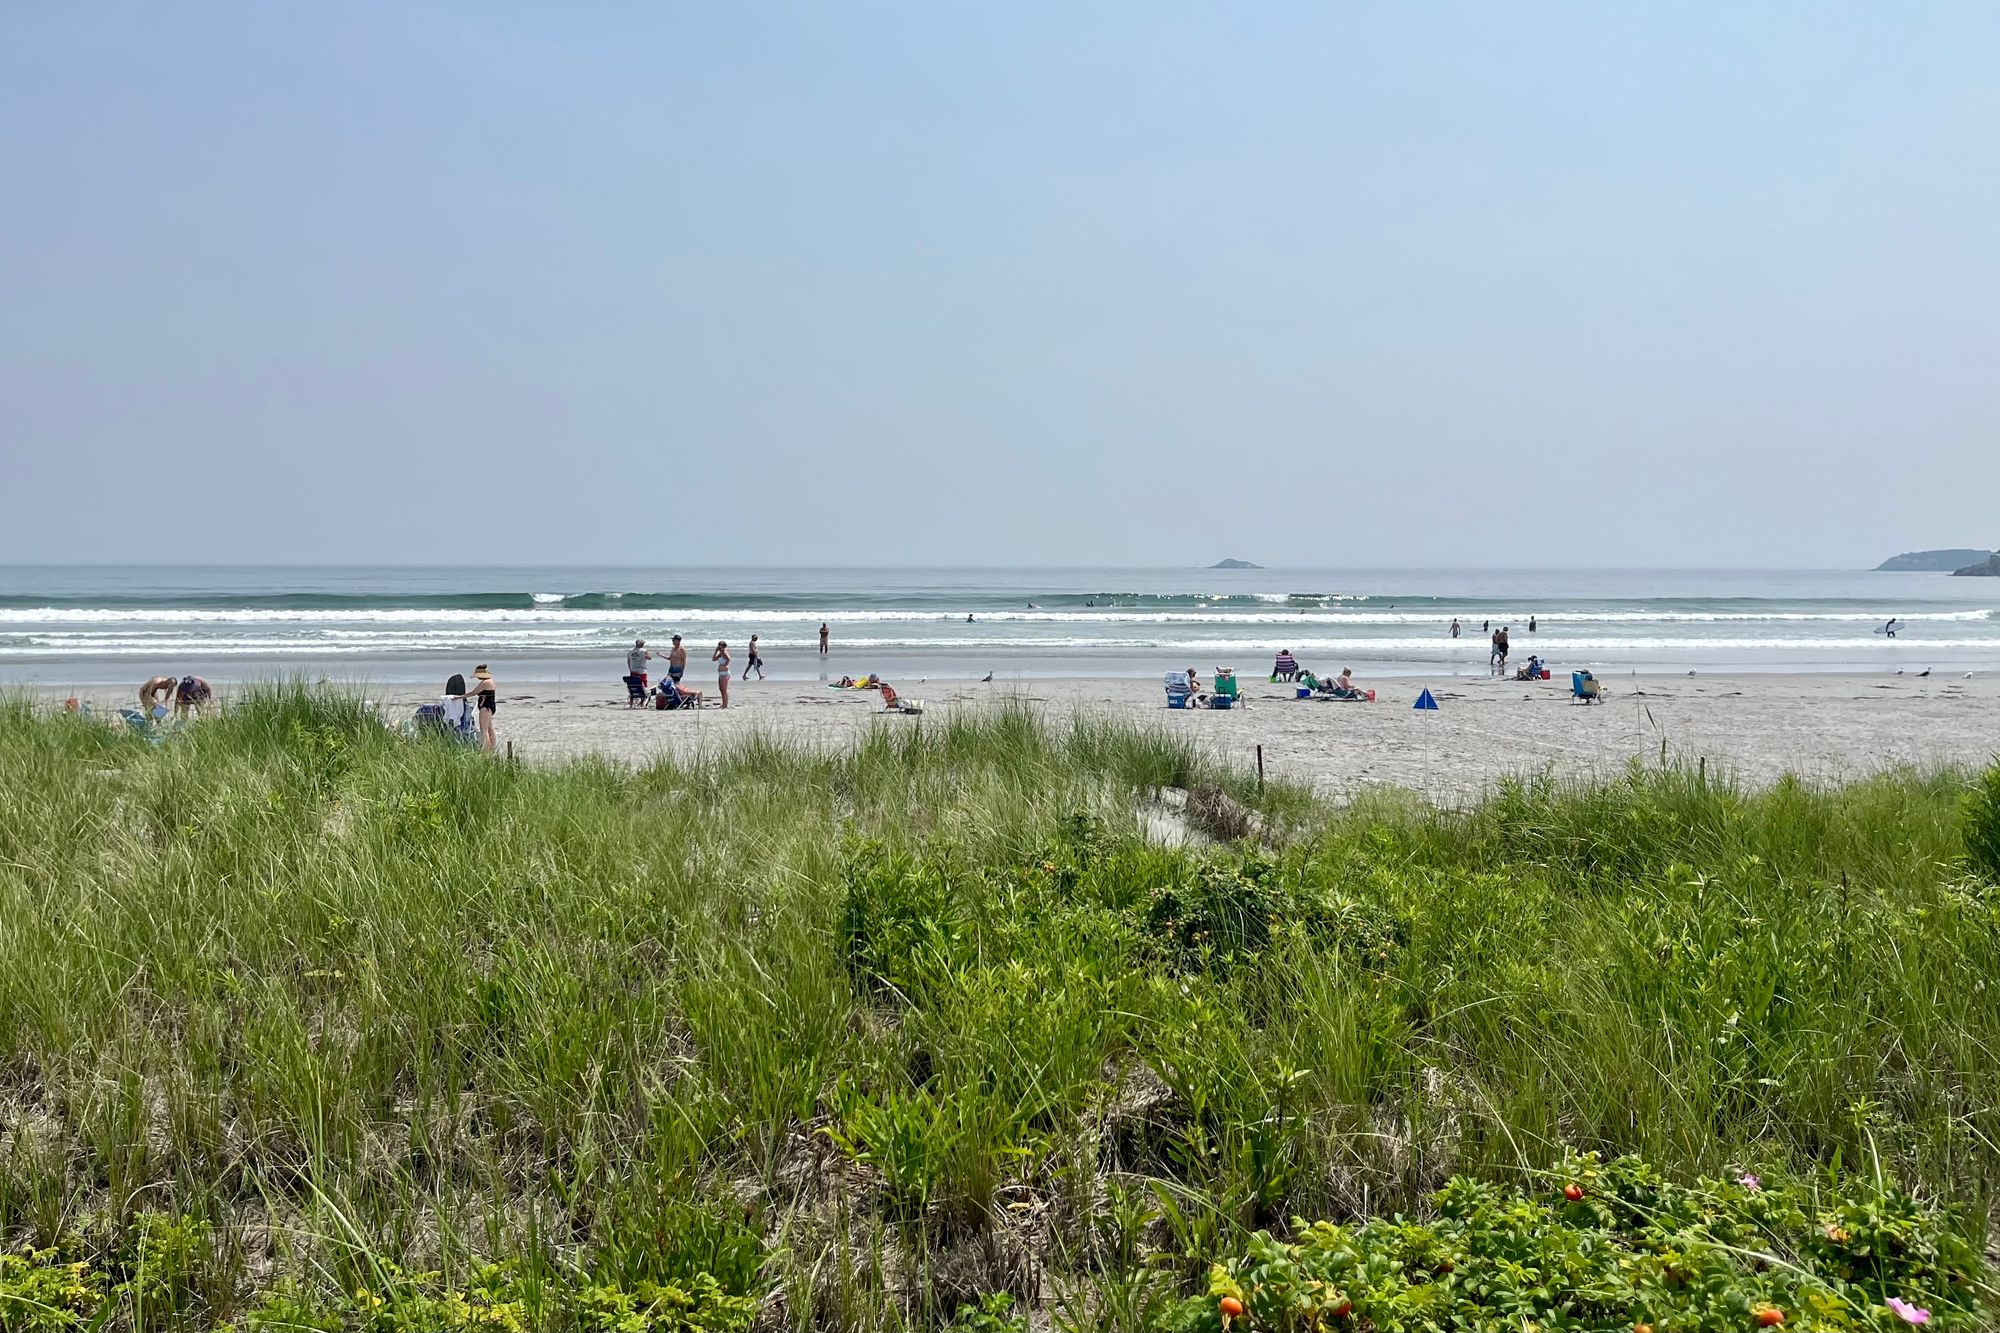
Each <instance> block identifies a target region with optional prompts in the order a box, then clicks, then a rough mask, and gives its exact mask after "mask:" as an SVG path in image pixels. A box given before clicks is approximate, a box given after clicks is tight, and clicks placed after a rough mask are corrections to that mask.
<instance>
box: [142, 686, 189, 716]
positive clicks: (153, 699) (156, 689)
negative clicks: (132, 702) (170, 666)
mask: <svg viewBox="0 0 2000 1333" xmlns="http://www.w3.org/2000/svg"><path fill="white" fill-rule="evenodd" d="M180 683H181V682H180V677H178V676H154V677H152V678H150V679H149V680H147V682H146V683H145V684H144V685H141V686H140V687H139V711H140V712H141V713H144V714H145V715H146V716H147V717H165V716H166V715H167V705H168V704H169V703H171V702H172V701H173V697H174V694H175V693H176V692H177V691H178V689H179V688H180Z"/></svg>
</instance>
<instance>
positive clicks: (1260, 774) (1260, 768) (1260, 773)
mask: <svg viewBox="0 0 2000 1333" xmlns="http://www.w3.org/2000/svg"><path fill="white" fill-rule="evenodd" d="M1257 790H1258V791H1262V790H1264V747H1263V746H1261V745H1259V746H1258V747H1257Z"/></svg>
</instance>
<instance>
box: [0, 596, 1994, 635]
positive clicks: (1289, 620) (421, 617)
mask: <svg viewBox="0 0 2000 1333" xmlns="http://www.w3.org/2000/svg"><path fill="white" fill-rule="evenodd" d="M548 595H550V596H556V595H557V594H548ZM967 614H972V615H974V616H975V617H976V620H975V621H974V622H972V623H975V624H979V623H986V624H1078V623H1089V622H1093V621H1094V622H1098V623H1102V624H1123V625H1149V624H1151V625H1303V626H1314V625H1318V626H1327V627H1333V626H1347V625H1353V626H1365V625H1435V626H1437V628H1438V633H1439V635H1440V636H1442V634H1443V632H1444V627H1445V625H1446V624H1447V623H1448V620H1449V618H1448V617H1447V618H1440V617H1438V616H1436V615H1432V614H1429V613H1426V612H1404V611H1325V612H1315V611H1308V610H1288V611H1282V612H1280V611H1193V610H1190V611H1119V610H1106V609H1102V608H1098V609H1092V610H1083V611H1052V610H1034V611H1026V610H1021V611H1005V610H1003V611H993V610H985V609H981V608H977V607H974V608H970V609H969V610H949V611H938V610H911V609H908V608H883V609H868V610H861V609H847V610H836V611H818V610H784V609H773V608H758V607H705V606H691V607H680V608H675V609H674V610H672V611H671V612H656V613H652V614H642V613H640V612H638V611H626V610H621V611H618V612H616V613H612V612H608V611H603V610H592V609H581V608H575V607H572V606H570V605H568V604H567V603H566V602H565V603H564V604H562V605H554V604H549V605H544V606H541V607H538V608H520V609H506V608H487V609H482V610H468V609H459V610H453V609H448V608H432V607H378V608H370V609H365V610H364V609H355V608H349V609H337V608H329V609H305V608H276V607H256V608H252V607H243V608H221V607H196V606H183V607H146V608H139V607H63V606H38V607H5V608H0V625H66V624H79V625H88V624H103V625H141V624H148V623H151V624H162V625H175V624H214V625H256V624H323V625H365V624H384V625H390V624H405V625H409V624H439V625H448V624H493V625H504V624H532V623H536V622H547V623H557V624H561V623H574V624H601V625H618V626H632V627H636V628H638V629H639V630H640V632H642V633H643V632H645V631H646V627H647V626H660V625H667V626H671V625H676V624H686V623H700V622H707V623H713V624H807V623H813V624H817V623H818V622H820V621H826V622H828V623H829V624H893V623H919V624H920V623H935V622H956V623H961V624H962V623H965V620H964V617H965V616H966V615H967ZM1993 615H1994V613H1993V611H1992V609H1990V608H1982V609H1974V610H1963V611H1930V612H1922V611H1919V612H1912V613H1910V614H1909V615H1906V616H1899V617H1898V620H1900V621H1901V622H1902V623H1904V624H1928V623H1939V624H1943V623H1974V622H1981V621H1990V620H1992V619H1993ZM1527 619H1528V617H1527V616H1525V615H1523V616H1514V617H1503V616H1494V617H1492V621H1493V623H1494V624H1495V625H1503V624H1504V625H1507V626H1510V627H1511V628H1514V629H1516V630H1519V629H1521V628H1522V627H1523V626H1525V624H1526V622H1527ZM1537 619H1538V621H1539V623H1540V625H1541V627H1542V629H1543V630H1544V631H1545V632H1552V633H1554V632H1561V631H1562V629H1563V628H1564V627H1565V626H1568V625H1619V624H1625V625H1648V624H1656V625H1702V624H1754V623H1759V622H1767V623H1775V624H1791V623H1799V624H1809V623H1821V624H1829V625H1835V624H1845V625H1870V626H1875V625H1880V624H1881V623H1882V619H1883V618H1882V617H1881V616H1880V615H1874V614H1865V615H1864V614H1857V613H1855V612H1851V611H1754V612H1753V611H1573V612H1560V613H1548V614H1542V613H1537ZM654 632H657V630H656V631H654ZM1467 633H1468V634H1469V635H1477V634H1479V633H1480V631H1479V630H1477V629H1474V628H1471V627H1469V626H1468V628H1467Z"/></svg>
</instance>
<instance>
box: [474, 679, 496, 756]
mask: <svg viewBox="0 0 2000 1333" xmlns="http://www.w3.org/2000/svg"><path fill="white" fill-rule="evenodd" d="M472 688H473V689H474V690H475V691H476V694H475V696H474V702H475V703H477V704H478V706H479V743H480V744H481V745H483V746H485V747H486V753H488V754H492V753H493V746H494V741H495V733H494V729H493V720H494V717H495V715H496V714H498V713H499V711H500V691H499V688H498V687H497V686H495V685H494V684H493V673H492V672H490V671H488V670H487V669H486V664H485V663H484V662H481V663H480V664H479V665H478V666H476V667H474V668H473V669H472Z"/></svg>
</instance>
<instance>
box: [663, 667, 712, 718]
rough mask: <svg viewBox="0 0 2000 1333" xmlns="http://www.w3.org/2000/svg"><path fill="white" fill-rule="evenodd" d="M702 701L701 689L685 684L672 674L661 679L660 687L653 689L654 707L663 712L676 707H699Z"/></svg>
mask: <svg viewBox="0 0 2000 1333" xmlns="http://www.w3.org/2000/svg"><path fill="white" fill-rule="evenodd" d="M701 701H702V694H701V691H700V690H697V689H695V688H694V687H693V686H690V685H683V684H681V683H680V682H679V681H677V680H675V679H673V677H671V676H669V677H668V678H667V679H665V680H663V681H661V682H660V684H659V687H658V688H657V689H655V690H654V691H653V707H654V708H656V709H658V710H659V711H660V712H663V713H664V712H670V711H672V710H673V709H676V708H699V707H701Z"/></svg>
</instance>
